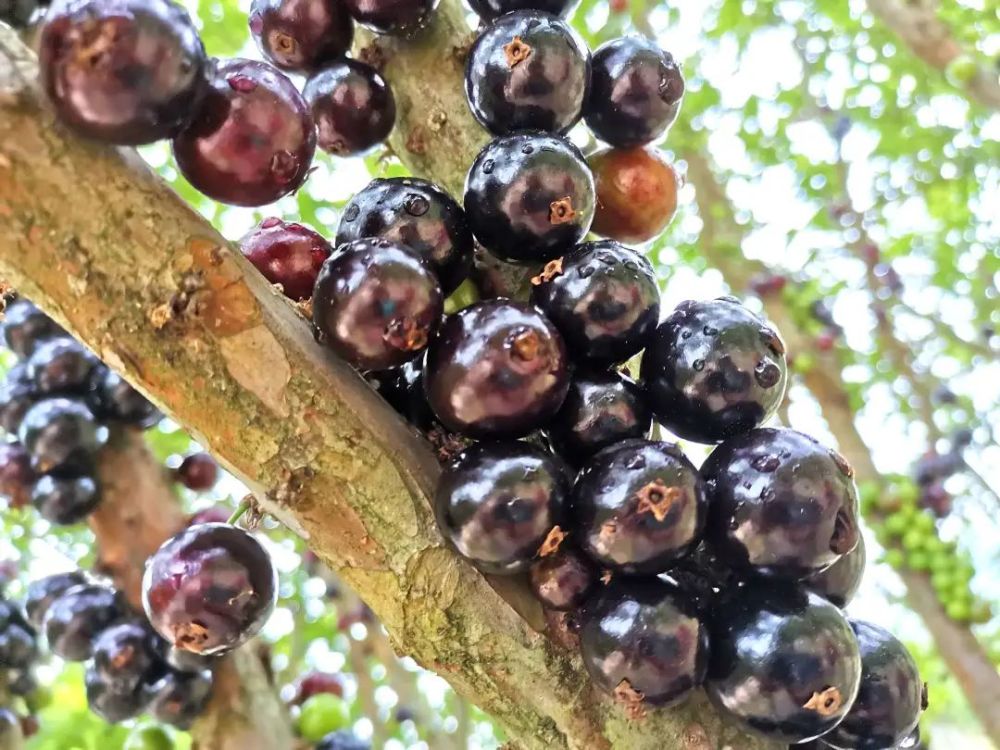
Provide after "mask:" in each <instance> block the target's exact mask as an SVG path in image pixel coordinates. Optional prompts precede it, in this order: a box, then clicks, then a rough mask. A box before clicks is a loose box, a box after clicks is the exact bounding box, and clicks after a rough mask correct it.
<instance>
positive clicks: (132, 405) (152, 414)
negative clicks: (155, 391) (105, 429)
mask: <svg viewBox="0 0 1000 750" xmlns="http://www.w3.org/2000/svg"><path fill="white" fill-rule="evenodd" d="M87 405H88V406H89V407H90V410H91V411H92V412H94V415H95V416H96V417H97V418H98V419H100V420H102V421H105V422H120V423H121V424H126V425H131V426H133V427H140V428H142V429H148V428H150V427H152V426H154V425H155V424H156V423H158V422H159V421H160V420H161V419H163V414H162V413H161V412H160V410H159V409H157V408H156V407H155V406H153V404H152V403H151V402H150V401H149V400H148V399H147V398H146V397H145V396H143V395H142V394H141V393H139V391H137V390H136V389H135V388H133V387H132V386H131V385H130V384H129V382H128V381H127V380H125V379H124V378H123V377H122V376H121V375H119V374H118V373H117V372H115V371H114V370H111V369H109V368H107V367H103V366H102V367H98V368H97V370H96V371H95V373H94V376H93V377H92V378H91V387H90V393H88V394H87Z"/></svg>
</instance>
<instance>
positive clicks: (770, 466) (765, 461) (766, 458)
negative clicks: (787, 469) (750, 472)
mask: <svg viewBox="0 0 1000 750" xmlns="http://www.w3.org/2000/svg"><path fill="white" fill-rule="evenodd" d="M750 465H751V466H752V467H754V468H755V469H756V470H757V471H764V472H768V473H770V472H772V471H775V470H776V469H777V468H778V467H779V466H781V459H780V458H778V457H777V456H775V455H772V454H766V455H763V456H754V458H753V459H752V460H751V461H750Z"/></svg>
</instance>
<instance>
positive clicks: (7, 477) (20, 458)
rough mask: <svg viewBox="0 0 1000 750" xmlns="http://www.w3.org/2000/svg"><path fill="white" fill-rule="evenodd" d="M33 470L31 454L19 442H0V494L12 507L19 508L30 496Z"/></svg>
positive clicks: (33, 480) (33, 476) (33, 478)
mask: <svg viewBox="0 0 1000 750" xmlns="http://www.w3.org/2000/svg"><path fill="white" fill-rule="evenodd" d="M34 483H35V472H34V470H33V469H32V468H31V456H29V455H28V452H27V451H26V450H25V449H24V448H23V447H22V446H21V444H20V443H0V496H3V497H6V498H7V502H8V503H9V504H10V507H12V508H20V507H22V506H24V505H26V504H27V502H28V501H29V499H30V498H31V487H32V485H33V484H34Z"/></svg>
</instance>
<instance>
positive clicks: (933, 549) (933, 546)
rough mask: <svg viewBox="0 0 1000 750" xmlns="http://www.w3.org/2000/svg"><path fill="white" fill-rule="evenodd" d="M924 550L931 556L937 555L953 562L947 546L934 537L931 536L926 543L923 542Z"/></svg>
mask: <svg viewBox="0 0 1000 750" xmlns="http://www.w3.org/2000/svg"><path fill="white" fill-rule="evenodd" d="M924 549H925V550H927V551H928V552H929V553H931V554H932V555H939V556H940V557H943V558H945V559H947V560H953V559H954V557H952V555H951V554H949V552H948V545H947V544H945V543H944V542H942V541H941V539H939V538H938V537H936V536H932V537H931V538H930V539H928V540H927V541H926V542H924Z"/></svg>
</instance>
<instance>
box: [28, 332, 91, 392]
mask: <svg viewBox="0 0 1000 750" xmlns="http://www.w3.org/2000/svg"><path fill="white" fill-rule="evenodd" d="M97 364H98V359H97V358H96V357H95V356H94V355H93V354H91V353H90V352H89V351H87V350H86V349H84V348H83V346H82V345H81V344H79V343H77V341H76V340H75V339H72V338H70V337H68V336H61V337H59V338H53V339H49V340H48V341H43V342H42V343H40V344H39V345H38V346H37V347H36V348H35V351H34V352H32V354H31V357H30V358H29V359H28V378H30V379H31V382H32V383H33V384H34V386H35V392H36V393H37V394H38V395H39V396H49V395H55V394H72V393H83V392H84V391H86V390H87V388H88V387H89V385H90V375H91V373H92V372H93V371H94V368H95V367H97Z"/></svg>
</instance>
